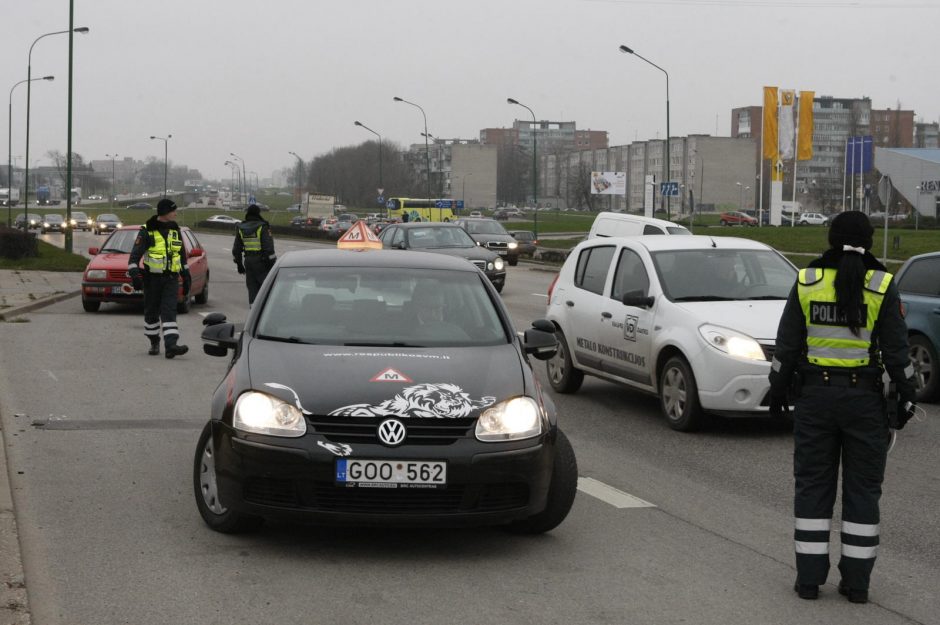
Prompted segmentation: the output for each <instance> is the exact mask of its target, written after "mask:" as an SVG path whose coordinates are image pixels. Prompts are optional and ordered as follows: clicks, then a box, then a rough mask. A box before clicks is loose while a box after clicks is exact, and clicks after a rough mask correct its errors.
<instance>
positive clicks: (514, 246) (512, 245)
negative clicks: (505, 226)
mask: <svg viewBox="0 0 940 625" xmlns="http://www.w3.org/2000/svg"><path fill="white" fill-rule="evenodd" d="M507 247H509V249H511V250H514V249H516V248H517V247H519V244H518V243H515V242H513V243H510V244H509V245H508V246H507Z"/></svg>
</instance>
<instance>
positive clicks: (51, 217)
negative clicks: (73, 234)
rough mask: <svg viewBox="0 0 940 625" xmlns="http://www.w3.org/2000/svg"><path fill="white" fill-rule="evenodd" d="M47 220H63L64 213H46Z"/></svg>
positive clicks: (51, 221) (50, 221)
mask: <svg viewBox="0 0 940 625" xmlns="http://www.w3.org/2000/svg"><path fill="white" fill-rule="evenodd" d="M46 221H48V222H49V223H53V222H56V221H62V215H54V214H53V215H46Z"/></svg>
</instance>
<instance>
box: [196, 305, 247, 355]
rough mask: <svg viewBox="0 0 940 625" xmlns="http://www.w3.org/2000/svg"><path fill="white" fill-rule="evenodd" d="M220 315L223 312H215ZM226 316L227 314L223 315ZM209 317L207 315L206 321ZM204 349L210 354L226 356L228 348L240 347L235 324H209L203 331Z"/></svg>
mask: <svg viewBox="0 0 940 625" xmlns="http://www.w3.org/2000/svg"><path fill="white" fill-rule="evenodd" d="M213 314H215V315H220V314H221V313H213ZM222 317H223V318H224V317H225V316H224V315H222ZM208 319H209V317H206V321H207V320H208ZM202 341H203V345H202V351H203V352H204V353H206V354H208V355H209V356H225V355H226V354H228V350H230V349H235V348H236V347H238V337H237V336H235V324H233V323H215V324H212V325H208V327H206V329H205V330H203V331H202Z"/></svg>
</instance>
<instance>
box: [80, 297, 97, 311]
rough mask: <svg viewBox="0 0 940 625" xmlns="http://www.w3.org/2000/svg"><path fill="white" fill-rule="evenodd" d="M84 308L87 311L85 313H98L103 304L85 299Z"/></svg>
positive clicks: (83, 301) (83, 299) (83, 300)
mask: <svg viewBox="0 0 940 625" xmlns="http://www.w3.org/2000/svg"><path fill="white" fill-rule="evenodd" d="M82 308H84V309H85V312H98V309H99V308H101V302H96V301H92V300H89V299H85V298H84V297H83V298H82Z"/></svg>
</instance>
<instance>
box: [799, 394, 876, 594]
mask: <svg viewBox="0 0 940 625" xmlns="http://www.w3.org/2000/svg"><path fill="white" fill-rule="evenodd" d="M793 436H794V449H793V474H794V477H795V478H796V480H795V481H796V492H795V498H794V516H795V519H796V522H795V531H794V539H795V543H796V569H797V582H798V583H799V584H809V585H820V584H824V583H825V582H826V577H827V575H828V574H829V531H830V526H831V522H832V509H833V505H834V504H835V499H836V487H837V485H838V481H839V463H840V459H841V463H842V526H841V528H840V529H841V539H842V540H841V542H842V555H841V559H840V560H839V571H840V572H841V573H842V583H843V584H844V585H845V586H848V587H849V588H852V589H858V590H868V584H869V580H870V578H871V571H872V567H873V566H874V565H875V556H876V555H877V551H878V543H879V522H880V516H879V508H878V501H879V499H880V498H881V484H882V482H883V481H884V473H885V460H886V458H887V454H888V442H889V440H890V438H891V435H890V432H889V430H888V423H887V416H886V413H885V399H884V397H883V395H882V394H881V392H880V391H878V390H876V389H872V388H855V387H835V386H804V387H803V390H802V394H801V396H800V398H799V399H798V400H797V401H796V405H795V412H794V427H793Z"/></svg>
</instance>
